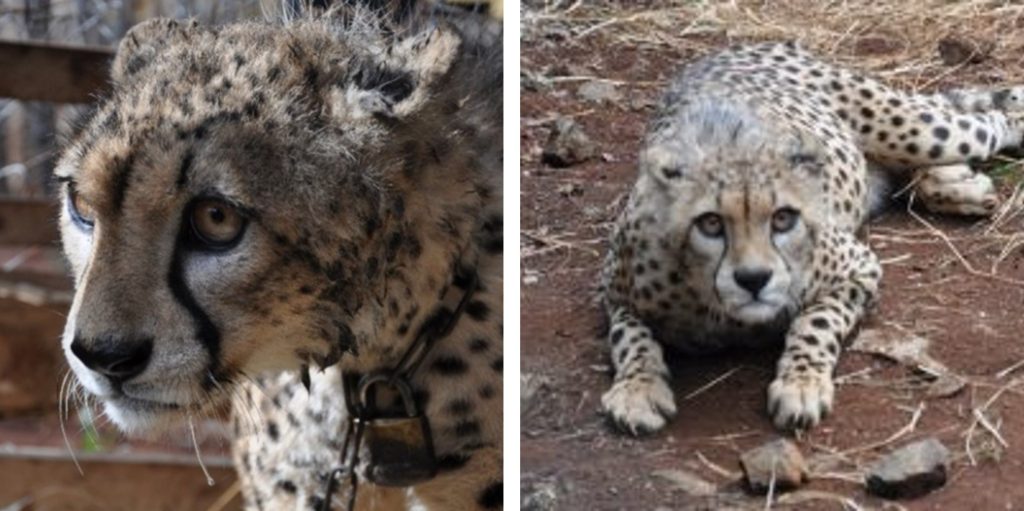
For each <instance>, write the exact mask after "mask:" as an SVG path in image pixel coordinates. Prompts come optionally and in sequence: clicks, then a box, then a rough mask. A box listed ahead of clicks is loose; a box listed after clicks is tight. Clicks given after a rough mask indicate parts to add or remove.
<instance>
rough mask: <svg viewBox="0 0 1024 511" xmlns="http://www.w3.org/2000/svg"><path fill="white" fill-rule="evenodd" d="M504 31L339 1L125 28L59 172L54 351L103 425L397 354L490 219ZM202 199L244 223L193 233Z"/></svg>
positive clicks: (143, 424)
mask: <svg viewBox="0 0 1024 511" xmlns="http://www.w3.org/2000/svg"><path fill="white" fill-rule="evenodd" d="M494 40H496V38H495V36H494V35H493V34H490V33H487V32H486V31H477V32H475V33H468V32H466V31H464V30H462V29H460V28H459V27H458V26H457V23H449V22H448V21H446V20H445V19H443V18H432V17H425V16H424V17H421V18H418V19H416V20H414V22H407V21H405V22H402V23H401V24H399V23H398V22H397V21H396V20H395V18H394V17H393V16H389V15H388V14H387V13H386V12H383V11H375V10H370V9H366V8H361V7H348V6H341V7H334V8H331V9H329V10H326V11H324V12H321V13H319V14H317V15H314V16H308V17H304V18H301V19H296V20H293V21H290V22H288V23H287V24H284V25H281V24H270V23H256V22H248V23H239V24H234V25H228V26H224V27H203V26H200V25H198V24H197V23H195V22H192V21H174V20H167V19H159V20H152V21H148V22H145V23H142V24H140V25H138V26H137V27H135V28H133V29H132V30H131V31H130V32H129V33H128V34H127V35H126V36H125V38H124V40H123V41H122V43H121V46H120V48H119V49H118V53H117V56H116V58H115V60H114V62H113V67H112V73H111V74H112V78H113V82H114V83H113V85H114V86H113V91H112V92H111V94H110V96H109V97H108V98H106V99H105V100H103V102H102V103H101V105H100V106H99V107H98V109H97V111H96V113H95V116H94V117H93V118H92V119H91V121H89V122H88V124H87V125H86V127H85V128H84V129H83V130H82V132H81V133H80V134H78V135H77V136H76V138H75V139H74V140H73V141H71V143H70V144H69V145H68V147H67V148H66V150H65V151H64V153H63V156H62V158H61V159H60V162H59V165H58V166H57V169H56V175H57V179H58V180H60V181H62V182H64V183H66V184H65V186H64V188H63V192H62V196H63V200H64V203H65V205H66V207H65V210H64V213H63V215H62V218H61V229H62V236H63V241H64V247H65V252H66V254H67V257H68V259H69V261H70V263H71V266H72V268H73V272H74V276H75V281H76V284H77V286H76V293H75V299H74V303H73V306H72V309H71V313H70V315H69V318H68V321H67V326H66V330H65V333H64V339H63V343H64V347H65V350H66V353H67V356H68V359H69V361H70V363H71V366H72V368H73V369H74V371H75V374H76V375H77V376H78V378H79V380H80V381H81V383H82V384H83V385H84V387H85V388H86V389H87V390H88V391H89V392H91V393H93V394H95V395H97V396H99V397H100V398H102V399H103V400H104V401H105V404H106V410H107V412H108V414H109V415H110V416H111V417H112V418H113V419H114V421H115V422H117V423H118V424H119V425H120V426H121V427H123V428H126V429H149V428H152V427H154V426H157V425H159V424H160V423H162V422H164V421H163V420H162V419H164V418H166V417H167V416H174V415H176V412H180V411H188V410H195V409H198V408H202V407H204V406H207V405H208V404H209V403H211V402H214V401H217V400H218V398H219V397H222V396H223V395H225V394H226V393H228V392H229V390H227V389H228V387H229V386H230V384H231V383H232V382H234V381H236V380H237V379H238V378H239V377H241V376H243V375H247V374H254V373H255V372H258V371H263V370H286V369H296V368H298V367H300V366H301V365H306V364H313V365H319V366H328V365H332V364H335V363H337V362H338V361H339V360H340V359H341V358H342V356H343V355H344V354H349V355H348V356H349V357H351V358H353V359H356V357H358V358H357V360H358V365H359V366H360V367H370V368H372V367H377V366H381V365H386V364H389V363H394V361H395V360H397V358H398V357H400V355H401V351H402V349H403V348H404V346H405V345H406V344H408V342H410V340H411V335H412V333H411V332H409V330H410V326H416V325H418V324H419V323H421V322H422V321H423V319H424V317H425V315H427V314H429V313H430V312H431V310H432V306H433V304H434V303H435V302H436V301H437V300H438V297H439V296H440V295H441V294H442V293H443V291H444V289H445V288H446V287H447V286H449V284H450V282H451V281H452V280H453V275H454V271H455V269H456V268H459V267H460V266H467V267H472V265H473V264H474V261H475V259H476V253H477V250H479V247H480V243H479V241H480V239H481V237H484V238H486V237H487V236H488V233H486V232H484V231H485V230H486V227H485V226H484V224H485V221H486V219H487V218H488V217H489V215H494V214H497V213H498V212H499V211H500V209H499V208H500V204H501V187H500V186H501V185H500V183H501V181H500V179H501V176H500V159H501V147H500V143H501V142H500V133H501V107H500V98H501V93H500V86H501V71H500V70H501V61H500V48H498V47H496V46H495V45H494V44H493V42H494ZM207 200H213V201H215V203H216V204H218V205H219V206H218V207H221V208H224V209H228V210H230V212H234V213H236V214H237V215H238V216H239V217H240V218H241V219H242V223H243V224H244V225H243V228H242V230H241V234H240V237H239V238H238V239H237V240H235V241H234V242H233V243H234V244H233V245H231V246H229V247H213V248H211V247H210V246H206V245H203V244H202V243H200V242H197V241H196V239H195V236H194V235H193V233H192V232H191V230H193V229H194V225H195V222H196V220H195V219H196V215H201V214H207V211H206V210H203V211H197V208H198V209H202V208H205V207H207V204H209V203H208V202H204V201H207ZM83 207H84V208H86V209H87V210H88V213H87V214H86V216H89V219H91V220H92V225H88V222H83V221H82V220H83V218H82V216H83V211H82V208H83ZM210 214H214V215H215V216H214V217H212V218H214V220H215V221H220V220H219V219H221V218H222V216H216V215H222V214H223V212H217V213H210ZM142 344H146V345H150V346H151V354H150V355H149V356H148V360H147V361H146V363H145V364H144V366H145V367H144V370H142V371H141V372H138V374H135V375H132V377H131V378H128V379H124V378H120V377H118V378H109V377H106V376H104V375H103V374H101V373H103V371H98V370H95V368H94V367H93V366H95V365H96V364H97V362H96V361H95V360H93V361H91V363H86V361H85V359H86V358H89V357H90V356H93V355H95V356H96V357H99V358H102V357H104V356H105V357H107V358H108V359H110V357H113V358H114V359H115V360H109V361H110V362H111V364H112V365H113V366H114V367H115V369H117V370H118V371H121V372H123V371H122V370H123V369H125V365H124V363H123V361H119V360H116V359H117V357H120V356H122V355H123V357H124V358H125V360H127V359H129V358H132V357H133V356H135V355H138V353H131V354H126V353H121V352H120V351H118V350H121V349H122V348H123V347H124V346H129V345H130V346H138V345H142ZM101 352H102V353H101ZM83 353H84V354H86V355H85V356H84V358H83ZM97 353H99V354H98V355H97ZM139 356H141V355H139ZM136 358H137V357H136ZM118 364H121V365H118ZM100 365H102V364H100ZM108 369H109V368H108ZM166 412H172V413H166Z"/></svg>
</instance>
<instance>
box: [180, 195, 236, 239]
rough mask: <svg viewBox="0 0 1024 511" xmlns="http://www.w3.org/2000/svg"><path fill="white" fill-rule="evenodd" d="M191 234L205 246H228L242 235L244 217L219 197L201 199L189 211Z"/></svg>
mask: <svg viewBox="0 0 1024 511" xmlns="http://www.w3.org/2000/svg"><path fill="white" fill-rule="evenodd" d="M190 216H191V222H192V234H193V235H194V237H195V239H196V241H197V242H199V243H201V244H203V245H205V246H206V247H207V248H212V249H224V248H229V247H230V246H231V245H232V244H233V243H234V242H235V241H238V238H239V237H241V235H242V230H243V229H244V228H245V218H244V217H243V216H242V214H241V213H239V212H238V210H237V209H236V208H235V207H234V206H232V205H231V204H228V203H227V202H224V201H222V200H219V199H201V200H199V201H196V203H195V204H194V205H193V206H192V212H191V213H190Z"/></svg>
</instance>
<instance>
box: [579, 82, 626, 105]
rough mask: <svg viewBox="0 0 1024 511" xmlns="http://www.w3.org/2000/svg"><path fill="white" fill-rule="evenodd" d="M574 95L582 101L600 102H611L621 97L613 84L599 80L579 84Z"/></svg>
mask: <svg viewBox="0 0 1024 511" xmlns="http://www.w3.org/2000/svg"><path fill="white" fill-rule="evenodd" d="M576 95H577V96H579V97H580V99H582V100H584V101H589V102H591V103H602V104H603V103H612V102H614V101H617V100H618V99H619V98H620V97H621V95H620V94H619V91H618V89H616V88H615V85H612V84H610V83H608V82H600V81H592V82H587V83H584V84H583V85H580V88H579V89H576Z"/></svg>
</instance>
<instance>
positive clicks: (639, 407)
mask: <svg viewBox="0 0 1024 511" xmlns="http://www.w3.org/2000/svg"><path fill="white" fill-rule="evenodd" d="M601 406H602V407H604V411H605V413H607V414H608V417H609V418H610V419H611V420H612V422H614V423H615V425H616V426H618V427H619V429H622V430H623V431H627V432H629V433H630V434H632V435H634V436H639V435H645V434H647V433H653V432H655V431H657V430H659V429H661V428H663V427H665V424H666V423H667V422H668V419H670V418H672V417H674V416H675V414H676V404H675V398H674V397H673V395H672V389H671V388H669V386H668V383H667V382H666V381H665V379H664V378H662V377H661V376H658V375H654V374H643V375H639V376H636V377H634V378H626V379H623V380H619V381H617V382H615V384H614V385H612V388H611V389H609V390H608V392H605V393H604V395H603V396H601Z"/></svg>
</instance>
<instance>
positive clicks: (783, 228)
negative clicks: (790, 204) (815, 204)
mask: <svg viewBox="0 0 1024 511" xmlns="http://www.w3.org/2000/svg"><path fill="white" fill-rule="evenodd" d="M799 219H800V212H799V211H797V210H795V209H793V208H779V209H777V210H776V211H775V213H773V214H772V231H774V232H776V233H783V232H788V231H790V230H792V229H793V227H796V222H797V220H799Z"/></svg>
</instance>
